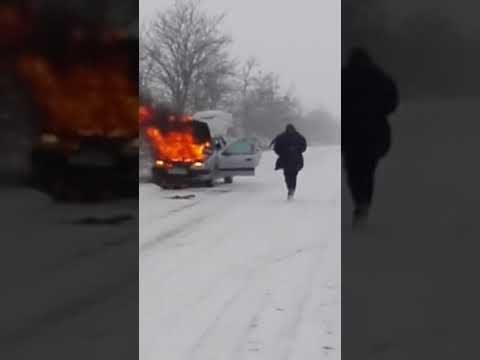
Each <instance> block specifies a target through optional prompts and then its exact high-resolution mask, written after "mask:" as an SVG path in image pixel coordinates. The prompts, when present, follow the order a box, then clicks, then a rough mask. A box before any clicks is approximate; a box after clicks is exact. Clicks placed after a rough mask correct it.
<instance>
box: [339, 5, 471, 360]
mask: <svg viewBox="0 0 480 360" xmlns="http://www.w3.org/2000/svg"><path fill="white" fill-rule="evenodd" d="M478 10H479V5H478V4H477V3H475V2H469V1H457V2H451V1H429V0H422V1H418V2H414V1H407V2H405V1H403V2H398V1H389V0H367V1H355V0H343V1H342V51H343V54H344V55H345V56H344V60H345V58H346V55H347V54H348V51H349V49H351V48H352V47H353V46H362V47H365V48H367V49H368V50H369V52H370V53H371V55H372V57H373V58H374V60H375V61H376V62H377V63H378V64H379V65H381V66H382V68H383V69H384V70H385V71H387V72H388V73H389V74H391V75H392V77H393V78H394V79H395V81H396V82H397V84H398V86H399V92H400V107H399V108H398V110H397V111H396V112H395V114H393V115H392V116H391V117H390V119H389V121H390V123H391V127H392V140H393V141H392V148H391V151H390V153H389V154H388V155H387V156H386V158H385V159H384V160H382V161H381V164H380V166H379V168H378V171H377V173H376V188H375V195H374V201H373V208H372V210H371V214H370V217H369V220H368V224H367V225H366V226H365V227H363V228H361V229H355V230H353V229H352V226H351V218H352V201H351V197H350V193H349V189H348V187H347V186H346V181H345V174H343V176H342V178H343V179H342V181H343V182H342V359H345V360H350V359H355V360H358V359H362V360H363V359H365V360H366V359H369V360H370V359H412V360H415V359H464V358H469V357H471V356H474V355H472V354H475V353H476V352H477V349H476V348H477V346H476V343H477V340H476V338H475V334H476V332H477V331H476V328H477V326H478V320H479V319H478V315H477V314H478V311H477V308H478V303H479V301H480V297H479V295H478V291H477V289H476V288H477V286H476V285H475V284H476V283H477V274H478V271H479V270H480V269H479V267H478V253H479V250H480V249H479V245H478V244H479V243H478V238H479V231H478V227H477V226H476V224H477V222H478V215H477V214H478V211H477V209H478V203H479V200H480V195H479V193H478V183H479V181H480V170H479V168H478V166H477V164H478V153H479V142H478V134H479V133H480V122H479V121H478V120H479V118H480V107H479V104H480V86H479V82H478V78H479V67H478V64H479V59H480V45H479V44H480V42H479V41H478V40H479V31H478V30H479V27H478V21H477V18H478V16H477V15H476V14H478ZM342 110H343V109H342ZM342 142H343V139H342Z"/></svg>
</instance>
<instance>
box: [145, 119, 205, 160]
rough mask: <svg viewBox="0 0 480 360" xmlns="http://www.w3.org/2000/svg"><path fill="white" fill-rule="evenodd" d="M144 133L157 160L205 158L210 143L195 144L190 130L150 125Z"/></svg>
mask: <svg viewBox="0 0 480 360" xmlns="http://www.w3.org/2000/svg"><path fill="white" fill-rule="evenodd" d="M146 134H147V136H148V138H149V139H150V141H151V143H152V145H153V148H154V150H155V153H156V156H157V159H158V160H164V161H170V162H184V163H193V162H195V161H203V160H204V159H205V150H206V149H208V148H209V147H210V143H208V142H206V143H203V144H197V143H196V142H195V139H194V136H193V134H192V132H191V131H189V130H188V131H178V130H176V131H168V132H162V131H161V130H160V129H157V128H153V127H150V128H148V129H147V131H146Z"/></svg>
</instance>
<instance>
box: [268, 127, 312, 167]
mask: <svg viewBox="0 0 480 360" xmlns="http://www.w3.org/2000/svg"><path fill="white" fill-rule="evenodd" d="M273 150H274V151H275V153H276V154H277V155H278V159H277V162H276V164H275V170H279V169H284V170H285V171H286V172H298V171H300V170H302V169H303V153H304V152H305V151H306V150H307V141H306V140H305V138H304V137H303V136H302V135H301V134H300V133H298V132H296V131H293V132H284V133H282V134H280V135H278V136H277V137H276V138H275V143H274V148H273Z"/></svg>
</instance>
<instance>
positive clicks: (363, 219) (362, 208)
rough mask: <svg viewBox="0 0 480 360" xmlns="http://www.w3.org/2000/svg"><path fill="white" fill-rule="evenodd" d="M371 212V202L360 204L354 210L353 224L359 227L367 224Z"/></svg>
mask: <svg viewBox="0 0 480 360" xmlns="http://www.w3.org/2000/svg"><path fill="white" fill-rule="evenodd" d="M369 212H370V205H369V204H360V205H358V206H357V207H356V208H355V210H354V211H353V226H354V227H358V226H362V225H365V224H366V223H367V220H368V215H369Z"/></svg>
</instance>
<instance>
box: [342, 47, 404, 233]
mask: <svg viewBox="0 0 480 360" xmlns="http://www.w3.org/2000/svg"><path fill="white" fill-rule="evenodd" d="M398 102H399V99H398V89H397V86H396V84H395V82H394V81H393V80H392V78H391V77H390V76H389V75H387V74H386V73H385V72H384V71H383V70H382V69H381V68H380V67H379V66H378V65H377V64H375V63H374V62H373V60H372V58H371V57H370V55H369V53H368V52H367V51H366V50H365V49H363V48H354V49H352V51H351V53H350V56H349V59H348V63H347V64H346V66H345V67H344V68H343V69H342V157H343V164H344V168H345V170H346V175H347V183H348V186H349V188H350V192H351V194H352V198H353V202H354V206H355V208H354V211H353V224H354V226H356V225H359V224H363V223H365V221H366V220H367V218H368V215H369V211H370V207H371V204H372V199H373V194H374V187H375V171H376V169H377V166H378V163H379V161H380V160H381V159H382V158H383V157H385V156H386V155H387V154H388V152H389V150H390V147H391V128H390V124H389V123H388V116H389V115H390V114H392V113H393V112H394V111H395V110H396V109H397V107H398Z"/></svg>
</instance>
